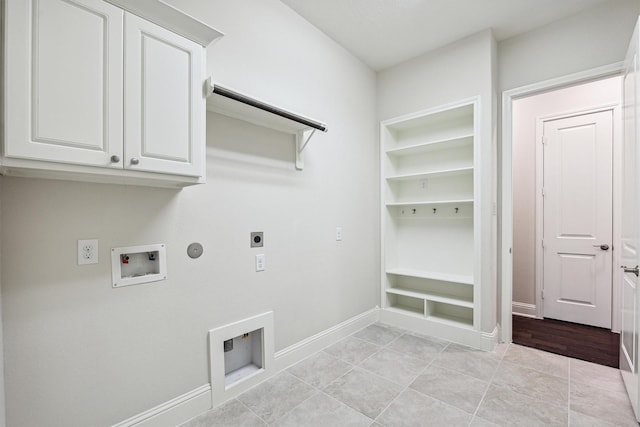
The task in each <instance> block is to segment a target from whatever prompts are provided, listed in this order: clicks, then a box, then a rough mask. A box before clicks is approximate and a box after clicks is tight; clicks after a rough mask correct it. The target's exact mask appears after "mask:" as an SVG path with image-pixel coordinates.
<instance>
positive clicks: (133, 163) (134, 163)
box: [131, 157, 140, 165]
mask: <svg viewBox="0 0 640 427" xmlns="http://www.w3.org/2000/svg"><path fill="white" fill-rule="evenodd" d="M138 163H140V160H139V159H138V158H137V157H133V158H132V159H131V164H132V165H137V164H138Z"/></svg>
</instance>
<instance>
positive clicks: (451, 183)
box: [380, 101, 477, 330]
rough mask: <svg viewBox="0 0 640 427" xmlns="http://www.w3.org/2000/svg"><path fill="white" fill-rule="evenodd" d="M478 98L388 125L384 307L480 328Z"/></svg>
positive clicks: (384, 144) (384, 137) (384, 142)
mask: <svg viewBox="0 0 640 427" xmlns="http://www.w3.org/2000/svg"><path fill="white" fill-rule="evenodd" d="M475 120H476V104H475V102H473V101H469V102H462V103H460V104H455V105H451V106H447V107H443V108H442V109H434V110H430V111H426V112H421V113H417V114H414V115H408V116H404V117H400V118H397V119H392V120H387V121H385V122H383V123H382V125H381V129H380V132H381V151H382V153H381V155H382V162H381V164H382V172H381V173H382V197H383V202H382V203H383V206H382V216H383V220H382V226H383V230H382V231H383V235H384V247H383V248H382V250H383V254H382V255H383V265H384V269H383V289H382V290H383V292H382V295H383V304H382V305H383V309H385V310H388V311H390V312H394V313H400V314H403V315H406V316H409V317H411V318H414V319H422V320H423V321H426V322H431V323H434V324H441V325H448V326H450V327H455V328H460V329H464V330H474V327H476V326H477V325H474V310H475V297H474V295H477V289H475V288H476V286H475V285H476V279H475V278H474V251H475V248H476V242H475V240H474V239H475V233H474V223H475V219H476V206H475V204H476V203H475V202H476V197H477V195H476V186H475V182H474V180H475V175H476V172H477V171H476V163H475V149H476V148H477V147H476V144H475V143H476V133H475V132H476V130H475Z"/></svg>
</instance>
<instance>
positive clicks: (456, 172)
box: [385, 166, 473, 181]
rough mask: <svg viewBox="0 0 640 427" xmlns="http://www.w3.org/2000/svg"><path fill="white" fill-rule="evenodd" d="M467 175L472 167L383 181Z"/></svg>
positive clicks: (391, 177)
mask: <svg viewBox="0 0 640 427" xmlns="http://www.w3.org/2000/svg"><path fill="white" fill-rule="evenodd" d="M467 174H473V166H470V167H464V168H455V169H443V170H436V171H431V172H421V173H410V174H403V175H394V176H388V177H386V178H385V179H386V180H387V181H412V180H420V179H427V178H435V177H438V178H444V177H448V176H456V175H467Z"/></svg>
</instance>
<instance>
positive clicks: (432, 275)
mask: <svg viewBox="0 0 640 427" xmlns="http://www.w3.org/2000/svg"><path fill="white" fill-rule="evenodd" d="M386 273H387V274H393V275H396V276H408V277H417V278H420V279H431V280H438V281H442V282H451V283H461V284H464V285H473V276H465V275H458V274H449V273H440V272H436V271H425V270H414V269H410V268H390V269H387V270H386Z"/></svg>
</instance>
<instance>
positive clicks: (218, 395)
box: [209, 311, 274, 408]
mask: <svg viewBox="0 0 640 427" xmlns="http://www.w3.org/2000/svg"><path fill="white" fill-rule="evenodd" d="M256 330H261V337H262V349H261V350H262V366H261V367H260V369H258V370H256V371H254V372H253V373H252V374H251V375H249V376H247V377H245V378H242V379H241V380H239V381H237V382H235V383H234V384H231V385H229V386H227V385H226V384H225V377H226V374H225V362H224V341H226V340H229V339H232V338H235V337H237V336H240V335H242V334H245V333H250V332H252V331H256ZM273 337H274V332H273V311H268V312H266V313H262V314H259V315H256V316H252V317H249V318H247V319H242V320H239V321H237V322H233V323H230V324H227V325H224V326H220V327H218V328H215V329H211V330H210V331H209V375H210V381H211V407H212V408H213V407H216V406H217V405H219V404H220V403H222V402H225V401H227V400H229V399H231V398H232V397H235V396H237V395H239V394H240V393H242V392H244V391H246V390H248V389H249V388H251V387H253V386H254V385H256V384H259V383H261V382H262V381H264V380H265V379H267V378H269V377H270V376H271V375H270V372H271V371H274V369H273V354H274V338H273Z"/></svg>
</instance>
